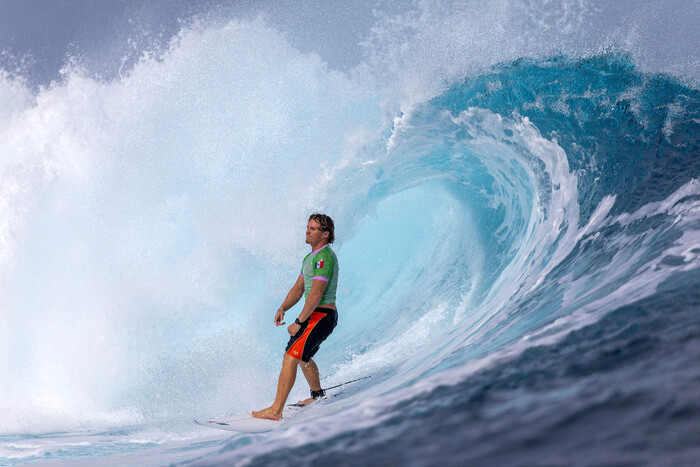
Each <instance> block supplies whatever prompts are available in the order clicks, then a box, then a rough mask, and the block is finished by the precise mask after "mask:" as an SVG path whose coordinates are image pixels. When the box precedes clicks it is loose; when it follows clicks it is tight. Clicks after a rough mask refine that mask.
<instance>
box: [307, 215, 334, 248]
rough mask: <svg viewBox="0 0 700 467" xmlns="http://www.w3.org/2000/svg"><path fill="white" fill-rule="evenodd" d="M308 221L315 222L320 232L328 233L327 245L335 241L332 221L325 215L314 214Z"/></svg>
mask: <svg viewBox="0 0 700 467" xmlns="http://www.w3.org/2000/svg"><path fill="white" fill-rule="evenodd" d="M309 221H314V222H317V223H318V226H319V228H320V231H321V232H324V233H325V232H328V238H327V240H328V243H333V241H334V240H335V226H334V225H333V219H331V218H330V217H329V216H327V215H325V214H319V213H317V212H315V213H313V214H311V215H310V216H309Z"/></svg>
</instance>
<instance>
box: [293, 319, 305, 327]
mask: <svg viewBox="0 0 700 467" xmlns="http://www.w3.org/2000/svg"><path fill="white" fill-rule="evenodd" d="M294 324H298V325H299V326H301V325H302V324H303V323H302V322H301V321H299V318H296V319H295V320H294Z"/></svg>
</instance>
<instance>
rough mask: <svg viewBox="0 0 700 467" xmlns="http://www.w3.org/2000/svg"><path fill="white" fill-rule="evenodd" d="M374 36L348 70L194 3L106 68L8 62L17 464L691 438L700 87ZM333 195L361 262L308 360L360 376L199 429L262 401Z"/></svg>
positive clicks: (339, 376) (346, 273) (557, 453)
mask: <svg viewBox="0 0 700 467" xmlns="http://www.w3.org/2000/svg"><path fill="white" fill-rule="evenodd" d="M424 13H425V12H424ZM491 13H493V12H491ZM434 14H437V13H434ZM494 14H495V13H494ZM490 15H491V14H490ZM487 16H488V17H492V16H489V15H487ZM401 20H402V21H403V22H399V23H391V24H399V25H400V26H404V28H406V29H408V28H409V25H411V27H414V28H415V27H416V24H419V20H421V21H422V20H425V15H423V16H421V17H420V18H418V17H412V16H410V15H407V16H403V17H401ZM399 29H402V30H401V31H398V32H401V33H403V32H405V31H404V30H403V28H399ZM380 32H381V31H380V30H379V29H375V35H374V36H372V37H371V38H370V40H368V44H367V47H369V48H370V51H371V52H373V53H370V54H368V58H367V61H366V63H365V64H364V65H363V66H360V67H358V68H356V69H355V70H353V72H351V73H347V74H346V73H340V72H336V71H333V70H329V69H328V67H327V66H326V64H325V62H324V61H323V60H322V59H321V58H320V57H319V56H317V55H315V54H304V53H301V52H299V51H298V50H296V49H295V48H294V47H292V46H291V45H289V42H288V41H287V39H286V38H285V37H283V36H282V35H281V34H280V33H279V32H277V31H275V30H273V29H271V28H269V27H268V26H266V25H265V24H264V23H263V22H262V21H261V20H257V21H233V22H230V23H227V24H225V25H223V26H221V25H219V26H207V25H199V26H192V27H190V28H188V29H185V30H183V31H182V32H181V33H180V34H179V35H178V36H177V37H176V38H175V39H174V40H173V41H172V43H171V44H170V46H169V48H168V49H167V50H166V51H164V52H162V53H160V54H155V55H146V56H144V57H143V58H142V59H141V60H140V61H139V62H138V63H137V64H136V65H135V66H134V68H133V69H132V70H131V71H130V72H129V73H128V74H126V75H125V76H122V77H120V78H119V79H117V80H114V81H110V82H103V81H99V80H95V79H92V78H90V77H88V76H87V74H86V73H85V72H84V71H81V70H79V69H68V70H66V71H65V79H64V81H63V82H61V83H56V84H54V85H52V86H50V87H48V88H44V89H41V90H40V91H39V92H36V93H33V92H31V91H30V90H29V89H27V87H26V86H25V85H24V84H23V82H22V80H21V79H18V78H15V77H12V76H11V75H9V74H7V73H4V74H2V75H0V101H1V102H3V103H6V105H3V106H2V108H1V109H0V112H1V113H0V121H1V122H2V125H0V153H1V154H2V165H1V166H0V278H1V279H2V280H1V281H0V288H1V289H2V290H0V296H2V297H3V299H2V302H0V303H1V308H0V313H1V318H2V319H1V320H0V332H1V334H2V336H3V339H2V341H0V353H1V354H2V355H3V358H2V359H0V369H1V371H2V374H4V375H12V377H11V378H3V379H2V381H0V412H2V413H3V417H2V420H0V440H2V441H3V443H4V445H3V451H6V453H9V454H7V457H8V458H13V459H19V461H22V460H29V461H31V460H36V459H38V458H40V457H42V455H43V454H41V452H49V453H52V454H51V455H53V456H54V457H53V458H54V459H55V458H66V459H68V458H70V459H73V460H75V459H80V458H90V457H94V456H101V455H103V454H102V453H103V452H105V450H106V449H107V450H109V452H111V453H115V455H120V454H124V453H127V454H125V455H128V453H130V452H132V451H136V450H145V449H149V451H148V452H149V453H151V454H148V455H150V456H151V457H146V458H147V459H149V460H150V461H152V462H154V463H169V462H173V461H179V460H191V459H192V458H196V457H199V458H198V462H201V463H205V464H206V463H212V464H217V463H226V462H229V463H237V462H241V463H242V462H246V461H249V462H252V463H254V464H255V465H267V464H269V465H278V464H279V463H280V462H282V463H283V462H284V461H285V460H287V459H290V457H289V456H294V459H301V458H304V459H306V460H305V462H307V463H309V464H327V463H331V462H333V463H338V464H341V465H344V464H348V463H349V461H348V460H347V459H352V462H353V463H354V464H357V463H358V462H360V463H363V464H364V463H368V464H372V463H376V464H380V463H384V462H389V461H391V462H393V463H395V462H400V463H402V464H404V463H406V464H426V463H428V464H429V463H431V462H433V460H434V459H439V460H440V461H441V462H446V463H448V464H464V463H467V464H472V463H476V464H479V463H494V462H496V463H507V464H518V463H522V464H532V463H560V462H563V460H564V459H568V460H570V459H579V462H580V463H582V464H591V463H602V462H618V463H635V464H636V463H651V464H656V463H665V462H670V463H684V462H686V461H689V460H690V459H694V458H697V455H698V448H697V445H696V443H695V442H694V440H693V439H692V436H691V434H692V433H693V430H694V420H695V417H696V416H697V413H698V411H700V406H699V405H698V402H697V400H698V397H697V396H698V394H697V389H696V386H697V384H695V383H696V382H697V381H698V379H699V378H700V370H699V369H698V368H697V365H696V364H695V362H697V361H698V358H699V357H700V345H698V342H699V341H698V337H699V336H700V319H698V313H697V311H698V309H699V303H698V302H699V301H700V300H699V295H698V294H697V292H696V290H697V286H698V285H700V274H699V273H698V267H699V266H700V157H698V156H700V136H699V135H700V92H698V91H697V89H695V88H694V87H692V86H690V85H687V84H683V83H682V82H681V81H679V80H677V79H675V78H672V77H669V76H668V75H663V74H655V73H651V72H648V71H640V70H639V69H637V68H636V67H635V61H634V59H633V58H631V57H630V56H628V55H625V54H623V53H595V54H588V53H581V54H575V53H560V54H556V53H551V54H545V55H540V54H536V53H535V52H536V51H539V52H542V47H540V46H541V45H542V42H541V39H542V38H541V37H540V38H539V39H537V38H536V39H537V40H535V43H536V44H540V46H538V47H531V45H532V44H531V42H526V43H525V45H524V46H522V47H521V48H520V49H518V48H514V49H513V50H508V51H507V53H505V58H506V59H503V58H504V56H503V55H497V56H490V55H489V56H482V57H481V58H480V59H481V60H482V61H481V62H479V60H477V59H473V60H472V59H469V60H466V61H464V62H461V65H460V66H457V65H455V67H450V66H447V65H446V64H447V63H448V62H447V61H439V62H437V63H432V64H429V65H430V66H429V67H428V68H429V70H430V71H431V72H433V75H432V76H433V78H436V77H437V79H434V80H429V79H427V77H428V76H429V73H427V72H426V73H425V74H422V75H420V76H418V75H417V74H414V73H413V72H412V70H409V68H410V65H408V64H406V63H405V61H404V60H405V58H404V57H402V56H401V55H400V54H399V55H393V53H394V52H395V51H394V50H393V45H394V44H393V41H394V40H395V37H398V36H401V34H398V32H397V31H394V32H397V35H396V36H395V37H392V39H390V40H388V45H387V43H385V42H382V44H381V46H380V45H377V44H376V43H375V42H376V41H379V40H380V37H381V34H380ZM421 37H423V36H420V35H419V38H421ZM410 44H412V45H413V46H415V47H417V48H418V49H419V51H421V50H422V51H425V52H426V53H427V52H428V51H430V50H432V49H430V48H425V43H424V42H422V40H417V39H415V37H414V38H413V42H411V43H410ZM521 45H522V44H521ZM418 46H420V47H418ZM404 49H405V48H404ZM404 49H400V50H404ZM433 51H434V50H433ZM390 52H391V53H390ZM438 52H440V53H444V56H446V57H452V53H448V52H446V51H445V50H443V49H438ZM453 52H454V51H453ZM545 52H546V50H545ZM538 55H539V57H540V58H531V57H533V56H538ZM418 56H420V53H419V54H418ZM528 57H530V58H528ZM389 58H391V60H390V59H389ZM436 60H442V58H440V59H436ZM380 62H381V63H384V65H380ZM467 65H474V67H475V69H476V70H477V71H474V72H467V71H466V68H468V67H467ZM402 70H403V73H402ZM392 77H394V78H397V80H396V82H394V84H393V85H392V84H389V83H390V78H392ZM435 83H437V84H435ZM316 210H318V211H323V212H327V213H328V214H330V215H331V216H332V217H333V218H334V219H335V221H336V226H337V242H336V244H335V246H334V248H335V250H336V252H337V254H338V257H339V261H340V267H341V270H340V273H341V281H340V284H339V290H338V297H339V299H338V307H339V325H338V328H337V329H336V331H335V332H334V334H333V336H332V337H331V338H329V340H328V341H327V342H326V343H324V345H323V348H322V351H321V352H320V353H319V354H318V358H317V362H318V364H319V366H320V367H321V369H322V372H323V375H324V383H325V382H327V383H328V384H334V383H337V382H342V381H346V380H350V379H355V378H359V377H363V376H370V377H371V378H369V379H365V380H362V381H361V382H358V383H354V384H353V385H352V386H348V387H347V388H345V389H344V393H343V397H338V398H333V397H332V398H330V399H329V400H328V401H327V402H326V403H324V404H323V405H318V406H314V407H311V408H309V409H307V410H305V411H304V412H303V413H302V414H301V415H299V416H296V417H294V418H292V419H290V421H289V422H288V423H287V424H286V425H285V428H284V429H283V430H278V431H276V432H273V433H270V434H266V435H257V436H255V437H249V436H234V437H232V438H226V439H224V440H221V439H220V440H219V441H217V442H213V441H211V440H208V442H207V443H204V444H201V443H200V441H201V440H202V438H203V437H204V436H206V435H210V433H209V432H207V434H206V435H204V434H202V433H203V432H202V429H200V428H195V427H192V426H191V424H190V421H191V418H192V417H193V416H197V417H216V416H223V415H228V414H231V413H239V412H243V411H248V410H250V409H251V408H258V407H263V406H265V404H268V403H269V401H270V400H271V398H272V397H273V396H274V389H275V386H276V379H277V374H278V371H279V361H280V354H281V351H282V350H281V349H282V348H283V346H284V343H285V342H286V339H285V336H284V334H285V333H284V332H283V330H279V329H274V327H273V325H272V318H273V313H274V310H275V309H276V307H277V306H278V305H279V303H280V301H281V300H282V299H283V298H284V294H285V293H286V291H287V289H288V287H289V286H290V285H291V284H292V283H293V281H294V279H295V277H296V275H297V274H298V268H299V263H300V261H301V259H302V258H303V256H304V254H306V248H305V245H304V244H303V231H304V228H305V224H306V219H307V216H308V214H309V213H310V212H312V211H316ZM291 316H293V315H291ZM305 393H306V390H305V389H304V387H303V384H297V387H296V388H295V390H294V391H293V392H292V396H291V397H292V398H294V397H303V396H304V395H305ZM205 431H206V430H205ZM86 432H87V433H88V434H87V435H84V434H82V435H81V434H80V433H86ZM47 433H59V434H60V435H53V438H52V437H51V435H47ZM66 433H67V434H66ZM47 437H48V438H47ZM42 438H46V439H49V440H50V441H51V446H52V447H47V446H46V445H42V443H41V442H40V441H37V439H42ZM66 439H68V441H66ZM76 439H78V440H80V442H79V443H76V442H74V441H75V440H76ZM144 440H146V441H144ZM192 440H194V441H192ZM175 442H177V443H178V446H180V448H178V450H176V451H178V453H179V454H177V455H181V456H185V457H175V456H176V454H174V451H172V450H169V446H172V445H173V444H172V443H175ZM22 443H24V444H22ZM27 443H29V444H31V445H32V447H29V448H28V447H26V446H28V445H29V444H27ZM32 443H33V444H32ZM22 446H24V447H22ZM37 446H39V447H37ZM182 446H184V447H182ZM310 447H313V450H312V452H313V454H309V451H310ZM52 449H53V451H52ZM183 452H184V454H182V453H183ZM4 455H5V453H4V454H3V456H4ZM144 455H146V454H144ZM187 456H189V457H187ZM125 459H126V458H125ZM19 461H18V462H19Z"/></svg>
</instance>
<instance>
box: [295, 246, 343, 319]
mask: <svg viewBox="0 0 700 467" xmlns="http://www.w3.org/2000/svg"><path fill="white" fill-rule="evenodd" d="M301 276H302V277H303V278H304V297H305V298H306V297H308V296H309V293H310V292H311V284H312V283H313V281H314V279H317V280H321V281H324V282H327V283H328V284H327V285H326V290H324V291H323V296H321V301H320V302H319V305H325V304H327V303H335V291H336V289H337V288H338V259H337V258H336V256H335V253H334V252H333V250H331V247H330V246H329V245H328V244H327V243H326V244H325V245H323V246H322V247H321V248H319V249H318V250H315V251H312V252H311V253H309V254H308V255H306V258H304V262H303V264H302V266H301Z"/></svg>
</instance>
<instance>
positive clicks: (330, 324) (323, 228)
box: [253, 213, 338, 420]
mask: <svg viewBox="0 0 700 467" xmlns="http://www.w3.org/2000/svg"><path fill="white" fill-rule="evenodd" d="M334 240H335V233H334V225H333V220H332V219H331V218H330V217H328V216H327V215H325V214H319V213H314V214H311V216H309V221H308V224H307V225H306V243H308V244H309V245H310V246H311V253H309V254H308V255H306V257H305V258H304V261H303V262H302V267H301V274H299V277H298V278H297V281H296V283H295V284H294V286H292V288H291V290H290V291H289V293H288V294H287V298H285V299H284V302H282V305H281V306H280V307H279V308H278V309H277V313H276V314H275V320H274V322H275V326H282V325H284V324H286V323H285V322H284V321H283V319H284V314H285V312H287V311H288V310H289V309H290V308H292V307H293V306H294V305H296V304H297V303H298V302H299V300H301V297H302V296H304V297H305V298H306V300H305V302H304V307H303V308H302V310H301V313H300V314H299V317H298V318H296V319H295V320H294V322H293V323H292V324H290V325H289V327H287V332H288V333H289V335H290V336H291V337H290V339H289V342H288V343H287V347H286V349H285V353H284V359H283V360H282V370H281V371H280V376H279V380H278V382H277V396H276V397H275V401H274V402H273V404H272V405H271V406H270V407H268V408H266V409H262V410H259V411H254V412H253V417H257V418H267V419H271V420H279V419H281V418H282V411H283V409H284V405H285V403H286V402H287V397H288V396H289V392H290V391H291V390H292V387H293V386H294V381H295V380H296V376H297V368H298V367H299V366H301V371H302V373H304V377H305V378H306V381H307V382H308V383H309V388H310V389H311V397H310V398H308V399H306V400H303V401H299V404H300V405H308V404H310V403H311V402H313V401H314V400H315V399H317V398H319V397H322V396H324V395H325V394H324V391H323V389H321V380H320V376H319V372H318V366H316V363H315V362H314V361H313V360H312V358H311V357H313V356H314V355H315V354H316V352H317V351H318V348H319V346H320V345H321V343H322V342H323V341H324V340H326V338H327V337H328V336H329V335H330V333H331V332H333V329H334V328H335V326H336V324H337V322H338V313H337V311H336V308H335V292H336V288H337V285H338V260H337V258H336V256H335V253H334V252H333V250H331V247H330V244H331V243H333V241H334Z"/></svg>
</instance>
